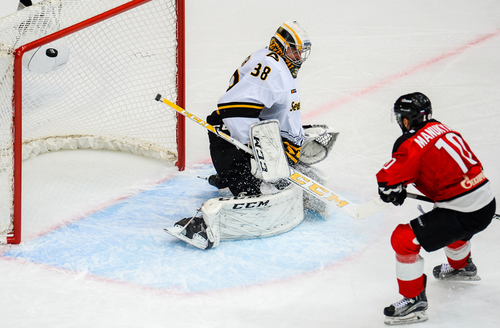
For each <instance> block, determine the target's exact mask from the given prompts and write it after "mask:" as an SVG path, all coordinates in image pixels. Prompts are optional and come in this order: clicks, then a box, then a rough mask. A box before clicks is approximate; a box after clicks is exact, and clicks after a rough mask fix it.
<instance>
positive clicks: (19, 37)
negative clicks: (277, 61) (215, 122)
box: [0, 0, 177, 234]
mask: <svg viewBox="0 0 500 328" xmlns="http://www.w3.org/2000/svg"><path fill="white" fill-rule="evenodd" d="M129 2H135V1H124V0H51V1H43V2H40V3H39V4H37V5H34V6H31V7H28V8H26V9H23V10H21V11H18V12H17V13H15V14H13V15H10V16H7V17H5V18H3V19H2V20H0V234H5V233H7V232H9V231H10V230H11V229H12V222H11V221H12V219H11V216H12V213H11V212H12V199H13V196H12V185H13V168H12V163H13V159H12V158H13V157H12V156H13V150H12V149H13V147H12V145H13V136H12V130H13V129H12V122H13V105H12V99H13V98H12V97H13V74H14V72H13V71H14V69H13V62H14V51H15V49H17V48H19V47H20V46H22V45H25V44H27V43H29V42H32V41H34V40H37V39H40V38H41V37H44V36H46V35H50V34H52V33H54V32H56V31H59V30H61V29H64V28H67V27H70V26H74V25H75V24H77V23H79V22H81V21H84V20H86V19H89V18H91V17H95V16H96V15H99V14H101V13H103V12H106V11H108V10H110V9H113V8H116V7H118V6H120V5H122V4H125V3H129ZM176 24H177V20H176V7H175V0H153V1H151V2H148V3H145V4H143V5H140V6H138V7H136V8H133V9H131V10H128V11H126V12H124V13H121V14H119V15H117V16H114V17H110V18H108V19H106V20H104V21H102V22H100V23H97V24H95V25H92V26H90V27H88V28H85V29H82V30H80V31H76V32H74V33H71V34H69V35H67V36H65V37H63V38H62V39H60V40H61V41H57V43H52V48H55V49H56V50H58V56H59V57H58V58H56V59H55V61H54V59H53V58H52V57H48V55H47V54H46V53H45V50H46V49H45V48H43V47H42V48H40V49H39V51H38V52H37V54H35V55H34V56H32V54H31V53H26V54H25V55H24V57H23V66H24V68H23V70H22V76H23V82H22V90H23V91H22V109H23V110H22V115H23V123H22V131H23V140H22V141H23V154H22V156H23V159H27V158H29V157H32V156H36V155H37V154H39V153H44V152H48V151H55V150H59V149H78V148H90V149H111V150H120V151H126V152H132V153H136V154H139V155H143V156H147V157H152V158H157V159H162V160H165V161H170V162H175V161H176V159H177V142H176V118H175V115H174V113H173V111H168V110H166V109H165V107H163V106H162V105H161V104H160V103H158V102H157V101H155V99H154V98H155V96H156V94H157V93H161V94H162V95H163V96H164V97H166V98H168V99H170V100H172V101H174V102H175V101H176V100H177V86H176V79H177V49H176V46H177V40H176V36H177V32H176V26H177V25H176ZM47 47H48V46H47ZM48 48H50V47H48ZM66 49H67V51H68V53H69V56H68V57H67V62H66V63H65V64H64V61H63V65H62V66H61V67H59V68H57V69H49V71H48V72H46V73H40V71H44V70H45V71H46V70H47V67H49V68H51V67H53V66H54V65H57V64H58V63H59V62H57V61H58V60H59V61H60V60H61V58H64V52H65V50H66ZM35 50H36V49H35ZM30 59H31V61H30ZM54 62H55V63H56V64H54ZM24 64H26V65H24Z"/></svg>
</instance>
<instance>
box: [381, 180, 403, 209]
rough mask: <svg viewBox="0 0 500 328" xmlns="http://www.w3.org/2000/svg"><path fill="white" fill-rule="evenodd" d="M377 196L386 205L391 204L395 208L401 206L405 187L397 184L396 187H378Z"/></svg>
mask: <svg viewBox="0 0 500 328" xmlns="http://www.w3.org/2000/svg"><path fill="white" fill-rule="evenodd" d="M378 194H379V195H380V198H381V199H382V200H383V201H384V202H386V203H393V204H394V205H396V206H400V205H403V203H404V201H405V198H406V186H403V184H398V185H397V186H390V187H389V186H379V188H378Z"/></svg>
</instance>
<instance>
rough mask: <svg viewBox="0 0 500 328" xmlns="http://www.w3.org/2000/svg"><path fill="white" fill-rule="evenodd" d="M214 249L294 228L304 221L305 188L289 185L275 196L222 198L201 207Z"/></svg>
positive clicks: (211, 200)
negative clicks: (230, 241)
mask: <svg viewBox="0 0 500 328" xmlns="http://www.w3.org/2000/svg"><path fill="white" fill-rule="evenodd" d="M201 211H202V213H203V220H204V221H205V224H206V225H207V236H208V238H209V240H210V241H211V242H213V246H212V247H217V246H218V245H219V243H220V241H221V240H240V239H252V238H264V237H270V236H275V235H278V234H281V233H284V232H287V231H289V230H291V229H293V228H295V227H296V226H297V225H298V224H299V223H300V222H302V220H303V219H304V210H303V205H302V189H301V188H299V187H297V186H295V185H290V186H289V187H288V188H286V189H285V190H283V191H281V192H279V193H276V194H272V195H259V196H238V197H220V198H213V199H210V200H208V201H206V202H205V203H204V204H203V206H202V207H201Z"/></svg>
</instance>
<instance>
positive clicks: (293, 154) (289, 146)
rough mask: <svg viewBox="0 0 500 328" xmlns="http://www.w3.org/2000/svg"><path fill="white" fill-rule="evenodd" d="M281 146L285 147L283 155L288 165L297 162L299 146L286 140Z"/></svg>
mask: <svg viewBox="0 0 500 328" xmlns="http://www.w3.org/2000/svg"><path fill="white" fill-rule="evenodd" d="M283 145H284V146H285V154H286V157H287V159H288V163H289V164H290V165H294V164H296V163H297V162H298V161H299V158H300V146H297V145H296V144H294V143H292V142H291V141H288V140H283Z"/></svg>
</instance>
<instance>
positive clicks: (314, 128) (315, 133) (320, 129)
mask: <svg viewBox="0 0 500 328" xmlns="http://www.w3.org/2000/svg"><path fill="white" fill-rule="evenodd" d="M304 132H305V140H304V144H303V145H302V147H301V149H300V157H299V162H302V163H304V164H308V165H312V164H316V163H319V162H321V161H322V160H324V159H325V158H326V157H328V154H329V153H330V150H332V148H333V145H334V144H335V141H336V140H337V137H338V135H339V132H335V131H333V129H330V128H329V127H328V126H327V125H320V124H315V125H309V126H306V127H304Z"/></svg>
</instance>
